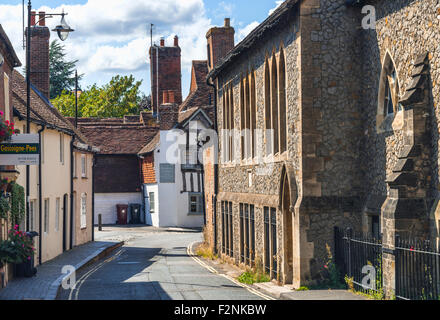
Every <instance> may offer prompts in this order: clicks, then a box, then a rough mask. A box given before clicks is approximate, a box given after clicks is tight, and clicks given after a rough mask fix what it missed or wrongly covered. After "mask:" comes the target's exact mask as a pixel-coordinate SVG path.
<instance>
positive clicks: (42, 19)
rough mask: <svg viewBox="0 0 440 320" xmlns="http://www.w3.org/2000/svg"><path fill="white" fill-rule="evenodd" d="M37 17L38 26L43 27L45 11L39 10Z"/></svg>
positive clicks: (44, 24)
mask: <svg viewBox="0 0 440 320" xmlns="http://www.w3.org/2000/svg"><path fill="white" fill-rule="evenodd" d="M38 18H39V20H40V26H41V27H45V26H46V12H44V11H40V12H39V13H38Z"/></svg>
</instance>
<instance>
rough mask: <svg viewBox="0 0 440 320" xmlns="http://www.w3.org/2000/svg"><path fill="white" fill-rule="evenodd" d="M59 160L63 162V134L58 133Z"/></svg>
mask: <svg viewBox="0 0 440 320" xmlns="http://www.w3.org/2000/svg"><path fill="white" fill-rule="evenodd" d="M60 162H61V163H62V164H64V136H63V134H62V133H60Z"/></svg>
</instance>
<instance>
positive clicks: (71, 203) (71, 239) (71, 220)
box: [69, 135, 75, 250]
mask: <svg viewBox="0 0 440 320" xmlns="http://www.w3.org/2000/svg"><path fill="white" fill-rule="evenodd" d="M74 141H75V135H73V136H72V140H71V141H70V247H69V248H70V250H72V248H73V232H74V227H73V224H74V219H73V213H74V212H73V201H74V199H73V161H74V160H73V142H74Z"/></svg>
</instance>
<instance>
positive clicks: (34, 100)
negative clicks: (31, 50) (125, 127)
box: [12, 70, 90, 144]
mask: <svg viewBox="0 0 440 320" xmlns="http://www.w3.org/2000/svg"><path fill="white" fill-rule="evenodd" d="M12 102H13V107H14V109H15V111H14V113H16V114H17V113H18V114H17V115H18V116H19V118H22V119H26V81H25V78H24V77H23V76H22V75H21V74H20V73H19V72H18V71H16V70H14V72H13V75H12ZM30 109H31V110H30V111H31V113H30V120H31V122H35V123H38V124H44V125H46V127H49V128H54V129H56V130H60V131H63V132H65V133H67V134H70V135H75V136H76V137H77V138H78V139H79V140H80V141H81V142H82V143H86V144H90V143H89V142H88V140H87V138H86V137H85V136H84V135H83V134H82V133H81V132H80V131H79V130H77V129H76V128H75V127H74V126H73V125H72V123H70V121H68V120H67V119H66V118H65V117H64V116H63V115H62V114H61V113H60V112H59V111H58V110H57V109H56V108H55V107H54V106H52V104H51V103H50V102H49V101H48V100H47V98H46V97H44V96H43V95H42V94H41V93H40V92H39V91H38V90H37V89H36V88H35V87H33V86H31V108H30Z"/></svg>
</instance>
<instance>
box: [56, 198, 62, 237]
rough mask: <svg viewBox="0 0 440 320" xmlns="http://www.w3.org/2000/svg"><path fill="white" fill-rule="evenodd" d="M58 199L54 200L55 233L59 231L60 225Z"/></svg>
mask: <svg viewBox="0 0 440 320" xmlns="http://www.w3.org/2000/svg"><path fill="white" fill-rule="evenodd" d="M60 203H61V201H60V198H56V200H55V231H58V230H59V225H60Z"/></svg>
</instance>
